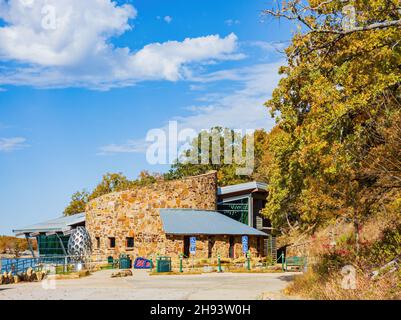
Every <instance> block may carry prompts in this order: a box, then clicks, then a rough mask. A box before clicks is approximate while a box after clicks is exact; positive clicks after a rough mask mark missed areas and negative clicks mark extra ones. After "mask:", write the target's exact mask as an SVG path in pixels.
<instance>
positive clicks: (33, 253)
mask: <svg viewBox="0 0 401 320" xmlns="http://www.w3.org/2000/svg"><path fill="white" fill-rule="evenodd" d="M25 239H26V242H28V247H29V251H31V254H32V258H35V251H33V248H32V244H31V241H30V240H29V235H28V234H27V233H25Z"/></svg>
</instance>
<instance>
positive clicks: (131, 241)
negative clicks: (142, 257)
mask: <svg viewBox="0 0 401 320" xmlns="http://www.w3.org/2000/svg"><path fill="white" fill-rule="evenodd" d="M126 245H127V248H133V247H134V238H132V237H127V243H126Z"/></svg>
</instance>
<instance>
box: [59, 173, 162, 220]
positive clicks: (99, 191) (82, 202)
mask: <svg viewBox="0 0 401 320" xmlns="http://www.w3.org/2000/svg"><path fill="white" fill-rule="evenodd" d="M161 179H163V177H162V175H160V174H157V173H149V172H147V171H142V172H141V173H140V174H139V177H138V179H136V180H129V179H128V178H127V177H126V176H124V175H123V174H122V173H107V174H105V175H104V176H103V178H102V180H101V181H100V183H99V184H98V185H97V186H96V187H95V188H94V189H93V190H92V191H91V192H87V191H85V190H84V191H81V192H79V191H78V192H76V193H74V194H73V195H72V197H71V201H70V203H69V204H68V206H67V207H66V208H65V210H64V215H66V216H70V215H73V214H78V213H82V212H85V208H86V205H87V204H88V202H89V201H91V200H93V199H96V198H98V197H101V196H103V195H105V194H108V193H112V192H119V191H124V190H130V189H133V188H135V187H137V186H144V185H148V184H151V183H154V182H156V181H159V180H161Z"/></svg>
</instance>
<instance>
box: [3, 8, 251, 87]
mask: <svg viewBox="0 0 401 320" xmlns="http://www.w3.org/2000/svg"><path fill="white" fill-rule="evenodd" d="M136 16H137V11H136V9H135V8H134V7H133V6H132V5H128V4H124V5H118V4H117V3H116V2H113V1H111V0H85V1H81V0H35V1H29V0H23V1H21V0H8V1H6V0H0V20H3V21H4V26H2V27H0V61H1V65H0V85H32V86H36V87H66V86H85V87H91V88H97V89H108V88H110V87H114V86H129V85H132V84H134V83H136V82H138V81H144V80H169V81H177V80H179V79H183V78H186V76H187V75H190V74H191V68H190V66H191V64H199V63H209V62H210V61H219V60H220V61H221V60H231V59H240V58H242V57H243V56H241V55H240V54H237V53H236V52H235V51H236V49H237V37H236V36H235V35H234V34H230V35H228V36H226V37H220V36H219V35H208V36H204V37H199V38H187V39H184V40H183V41H167V42H164V43H151V44H148V45H146V46H145V47H143V48H141V49H139V50H137V51H133V50H131V49H130V48H127V47H116V46H114V45H113V44H112V38H113V37H118V36H120V35H121V34H123V33H125V32H126V31H129V30H131V29H132V28H133V27H132V26H131V24H130V21H131V20H132V19H135V17H136ZM164 19H165V21H166V22H168V21H167V20H169V19H167V20H166V17H165V18H164ZM170 19H171V17H170ZM170 21H171V20H170ZM10 62H11V63H10Z"/></svg>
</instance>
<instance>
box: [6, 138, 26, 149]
mask: <svg viewBox="0 0 401 320" xmlns="http://www.w3.org/2000/svg"><path fill="white" fill-rule="evenodd" d="M25 142H26V139H25V138H21V137H15V138H0V152H11V151H15V150H19V149H22V148H25V147H26V146H27V145H26V144H25Z"/></svg>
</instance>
